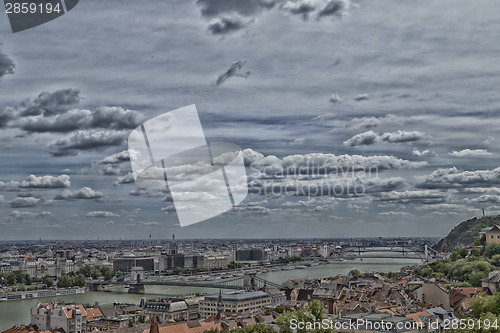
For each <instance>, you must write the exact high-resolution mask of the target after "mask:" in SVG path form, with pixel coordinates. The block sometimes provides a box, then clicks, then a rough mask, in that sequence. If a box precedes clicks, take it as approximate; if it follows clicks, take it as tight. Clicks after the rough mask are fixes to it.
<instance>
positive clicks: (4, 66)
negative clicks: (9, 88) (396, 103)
mask: <svg viewBox="0 0 500 333" xmlns="http://www.w3.org/2000/svg"><path fill="white" fill-rule="evenodd" d="M15 67H16V65H15V64H14V61H13V60H12V59H11V58H10V57H9V56H8V55H6V54H4V53H3V52H1V51H0V77H2V76H5V75H7V74H14V68H15Z"/></svg>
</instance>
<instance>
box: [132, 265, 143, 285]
mask: <svg viewBox="0 0 500 333" xmlns="http://www.w3.org/2000/svg"><path fill="white" fill-rule="evenodd" d="M143 280H144V268H142V267H132V268H131V269H130V282H132V283H135V284H138V283H142V281H143Z"/></svg>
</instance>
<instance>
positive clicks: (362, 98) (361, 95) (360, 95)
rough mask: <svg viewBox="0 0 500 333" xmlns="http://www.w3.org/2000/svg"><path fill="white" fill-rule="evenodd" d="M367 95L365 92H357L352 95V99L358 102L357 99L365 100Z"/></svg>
mask: <svg viewBox="0 0 500 333" xmlns="http://www.w3.org/2000/svg"><path fill="white" fill-rule="evenodd" d="M368 98H369V97H368V95H367V94H357V95H356V96H354V100H355V101H356V102H359V101H365V100H367V99H368Z"/></svg>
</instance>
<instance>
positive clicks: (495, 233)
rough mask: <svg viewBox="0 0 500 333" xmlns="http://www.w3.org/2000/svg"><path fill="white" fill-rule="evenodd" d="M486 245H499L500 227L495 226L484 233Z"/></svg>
mask: <svg viewBox="0 0 500 333" xmlns="http://www.w3.org/2000/svg"><path fill="white" fill-rule="evenodd" d="M486 243H487V244H500V226H498V225H496V226H494V227H493V228H491V229H490V231H487V232H486Z"/></svg>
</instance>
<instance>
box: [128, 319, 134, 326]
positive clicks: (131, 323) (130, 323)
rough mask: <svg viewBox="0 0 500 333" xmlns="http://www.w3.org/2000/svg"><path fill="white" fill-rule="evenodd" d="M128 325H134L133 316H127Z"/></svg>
mask: <svg viewBox="0 0 500 333" xmlns="http://www.w3.org/2000/svg"><path fill="white" fill-rule="evenodd" d="M128 327H135V322H134V318H132V317H128Z"/></svg>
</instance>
